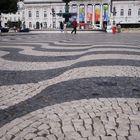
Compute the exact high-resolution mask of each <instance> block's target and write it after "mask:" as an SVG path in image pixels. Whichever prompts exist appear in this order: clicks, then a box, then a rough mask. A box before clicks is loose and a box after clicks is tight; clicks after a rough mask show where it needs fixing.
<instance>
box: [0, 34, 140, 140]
mask: <svg viewBox="0 0 140 140" xmlns="http://www.w3.org/2000/svg"><path fill="white" fill-rule="evenodd" d="M139 36H140V34H139V33H138V34H133V33H131V34H125V33H122V34H116V35H112V34H105V33H97V34H86V33H85V34H77V35H71V34H27V35H26V34H24V35H16V34H15V35H11V36H0V140H140V40H139Z"/></svg>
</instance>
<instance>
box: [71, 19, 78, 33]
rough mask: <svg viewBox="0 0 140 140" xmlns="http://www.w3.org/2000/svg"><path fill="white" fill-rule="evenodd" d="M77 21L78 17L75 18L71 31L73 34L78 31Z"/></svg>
mask: <svg viewBox="0 0 140 140" xmlns="http://www.w3.org/2000/svg"><path fill="white" fill-rule="evenodd" d="M77 25H78V24H77V21H76V19H74V21H73V22H72V27H73V30H72V31H71V34H72V33H73V32H74V33H75V34H76V31H77Z"/></svg>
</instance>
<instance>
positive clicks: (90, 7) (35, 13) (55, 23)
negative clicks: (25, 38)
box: [24, 0, 110, 29]
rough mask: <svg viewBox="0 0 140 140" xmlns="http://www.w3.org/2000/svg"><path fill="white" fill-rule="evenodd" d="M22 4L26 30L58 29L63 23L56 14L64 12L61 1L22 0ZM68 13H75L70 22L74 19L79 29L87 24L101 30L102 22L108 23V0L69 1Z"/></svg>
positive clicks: (63, 5)
mask: <svg viewBox="0 0 140 140" xmlns="http://www.w3.org/2000/svg"><path fill="white" fill-rule="evenodd" d="M24 3H25V23H26V27H28V28H32V29H34V28H36V29H38V28H59V23H60V21H64V19H63V18H62V17H59V16H57V14H56V13H61V12H62V13H63V12H65V4H64V3H63V2H62V0H55V1H52V0H40V1H37V0H24ZM69 11H70V12H71V13H77V16H73V17H72V18H71V19H70V21H72V20H73V19H74V18H76V19H77V22H78V23H79V24H81V27H82V24H84V23H88V24H90V25H91V26H93V27H94V28H102V26H103V22H109V18H110V0H85V1H83V0H76V1H71V2H70V3H69ZM54 13H55V14H54Z"/></svg>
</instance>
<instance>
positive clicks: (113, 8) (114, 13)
mask: <svg viewBox="0 0 140 140" xmlns="http://www.w3.org/2000/svg"><path fill="white" fill-rule="evenodd" d="M110 11H111V13H112V14H113V24H115V16H116V14H117V11H116V7H115V6H114V7H113V0H111V6H110Z"/></svg>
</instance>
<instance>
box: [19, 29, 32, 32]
mask: <svg viewBox="0 0 140 140" xmlns="http://www.w3.org/2000/svg"><path fill="white" fill-rule="evenodd" d="M29 31H30V29H29V28H25V29H21V30H20V31H19V32H29Z"/></svg>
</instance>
